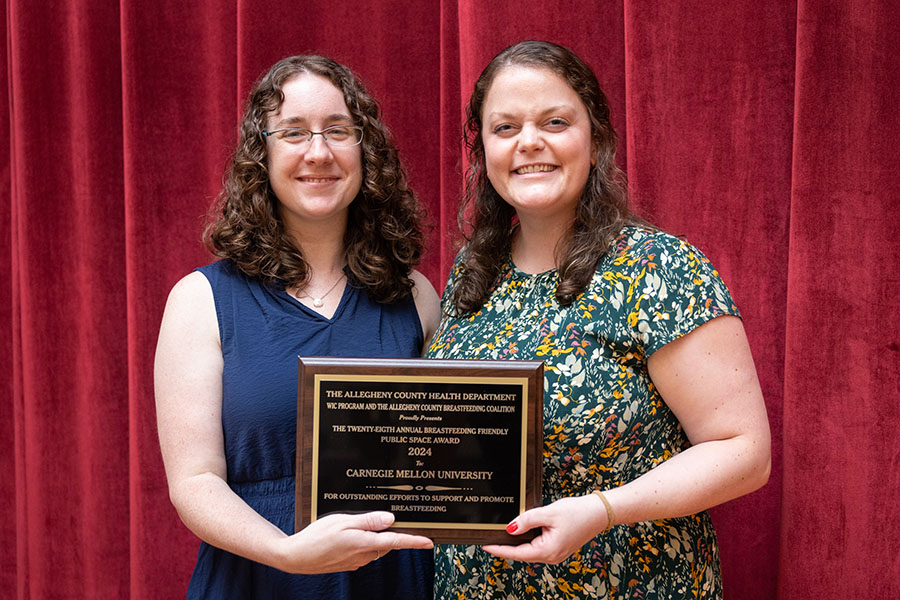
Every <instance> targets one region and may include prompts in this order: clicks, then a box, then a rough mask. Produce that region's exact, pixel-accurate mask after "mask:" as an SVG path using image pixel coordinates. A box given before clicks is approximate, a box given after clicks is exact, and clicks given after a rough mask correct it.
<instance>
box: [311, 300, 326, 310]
mask: <svg viewBox="0 0 900 600" xmlns="http://www.w3.org/2000/svg"><path fill="white" fill-rule="evenodd" d="M324 305H325V301H324V300H322V299H321V298H313V306H315V307H316V308H322V307H323V306H324Z"/></svg>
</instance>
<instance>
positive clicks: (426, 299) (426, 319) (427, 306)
mask: <svg viewBox="0 0 900 600" xmlns="http://www.w3.org/2000/svg"><path fill="white" fill-rule="evenodd" d="M410 277H411V278H412V280H413V281H414V282H415V284H416V287H415V288H413V297H414V299H415V302H416V311H418V313H419V320H420V321H421V322H422V332H423V333H424V334H425V343H424V344H422V352H423V353H424V352H425V349H426V348H428V344H429V343H430V342H431V336H433V335H434V332H435V330H437V326H438V323H439V322H440V320H441V299H440V298H438V295H437V292H435V291H434V286H432V285H431V282H430V281H428V278H427V277H425V276H424V275H422V274H421V273H419V272H418V271H415V270H413V272H412V273H411V274H410Z"/></svg>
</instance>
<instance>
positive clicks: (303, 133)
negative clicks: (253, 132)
mask: <svg viewBox="0 0 900 600" xmlns="http://www.w3.org/2000/svg"><path fill="white" fill-rule="evenodd" d="M262 134H263V135H264V136H266V137H272V136H275V139H278V140H284V141H285V142H287V143H289V144H294V145H297V146H301V147H303V146H308V145H309V143H310V142H312V139H313V136H315V135H321V136H322V139H323V140H325V143H326V144H328V146H329V147H332V148H346V147H350V146H356V145H358V144H359V143H360V142H362V137H363V128H362V127H357V126H356V125H332V126H331V127H326V128H325V129H323V130H322V131H312V130H310V129H303V128H302V127H285V128H284V129H276V130H274V131H263V132H262Z"/></svg>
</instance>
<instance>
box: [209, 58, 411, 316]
mask: <svg viewBox="0 0 900 600" xmlns="http://www.w3.org/2000/svg"><path fill="white" fill-rule="evenodd" d="M303 73H309V74H313V75H320V76H322V77H325V78H326V79H328V80H329V81H330V82H331V83H333V84H334V86H335V87H336V88H338V89H339V90H341V92H342V93H343V95H344V102H345V103H346V104H347V108H348V109H349V110H350V114H351V116H352V118H353V121H354V123H355V124H356V125H358V126H360V127H362V128H363V137H362V169H363V173H362V186H361V189H360V191H359V194H357V196H356V198H355V199H354V200H353V202H352V203H351V204H350V208H349V214H348V218H347V231H346V233H345V234H344V251H345V257H346V261H347V266H348V268H349V269H350V271H351V273H352V274H353V276H354V277H355V278H356V279H357V280H358V281H359V282H360V283H361V284H362V285H363V286H365V287H366V288H367V289H368V292H369V294H370V295H371V296H372V298H373V299H375V300H377V301H379V302H388V303H389V302H396V301H397V300H399V299H401V298H403V297H405V296H407V295H408V294H409V292H410V290H411V289H412V287H413V281H412V279H410V276H409V275H410V271H411V270H412V268H413V266H415V265H416V264H418V262H419V259H420V257H421V255H422V248H423V244H424V241H423V233H422V217H423V215H422V210H421V208H420V205H419V203H418V202H417V201H416V198H415V196H414V195H413V193H412V191H411V190H410V189H409V187H408V185H407V180H406V173H405V171H404V169H403V166H402V164H401V163H400V158H399V156H398V153H397V149H396V147H395V146H394V143H393V139H392V137H391V134H390V132H389V131H388V128H387V127H386V126H385V125H384V123H382V121H381V116H380V112H381V111H380V108H379V106H378V103H377V102H376V101H375V99H374V98H373V97H372V96H371V95H370V94H369V93H368V92H367V91H366V89H365V88H364V87H363V85H362V83H361V82H360V80H359V79H358V78H357V77H356V75H354V74H353V72H352V71H350V69H348V68H347V67H345V66H344V65H341V64H340V63H337V62H335V61H334V60H331V59H330V58H325V57H322V56H314V55H307V56H292V57H289V58H285V59H282V60H280V61H279V62H277V63H275V65H273V66H272V68H271V69H269V71H268V72H267V73H266V74H265V75H264V76H263V77H262V78H261V79H260V80H259V82H258V83H257V84H256V86H255V87H254V88H253V91H252V92H251V93H250V98H249V101H248V104H247V110H246V112H245V113H244V116H243V119H242V120H241V125H240V137H239V140H238V145H237V148H236V149H235V151H234V154H233V155H232V158H231V164H230V166H229V168H228V171H227V173H226V175H225V181H224V186H223V189H222V192H221V193H220V194H219V196H218V198H217V199H216V203H215V204H214V207H213V212H212V215H211V218H210V222H209V223H208V225H207V226H206V228H205V230H204V232H203V240H204V242H205V243H206V245H207V247H208V248H209V249H210V251H211V252H212V253H213V254H214V255H216V256H218V257H220V258H229V259H231V260H232V261H233V262H234V263H235V264H236V265H237V267H238V268H239V269H240V270H241V271H242V272H244V273H245V274H246V275H247V276H249V277H252V278H254V279H258V280H261V281H263V282H265V283H275V282H279V283H282V284H283V285H285V286H286V287H289V286H302V285H303V284H304V283H305V282H306V281H307V280H308V278H309V265H308V264H307V262H306V260H305V259H304V258H303V253H302V251H301V250H300V248H298V247H297V246H296V245H295V244H294V243H293V241H292V239H291V237H290V236H289V235H286V233H285V230H284V224H283V222H282V219H281V217H280V215H279V211H278V199H277V197H276V196H275V193H274V192H273V191H272V187H271V185H270V184H269V171H268V166H267V158H268V153H267V150H266V143H265V140H264V139H263V135H262V131H264V130H265V129H266V122H267V119H268V117H269V115H270V114H271V113H272V112H274V111H277V110H278V109H279V108H280V107H281V104H282V103H283V102H284V92H283V87H284V85H285V83H287V82H288V81H289V80H290V79H292V78H294V77H296V76H297V75H300V74H303Z"/></svg>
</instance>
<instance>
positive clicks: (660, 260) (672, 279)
mask: <svg viewBox="0 0 900 600" xmlns="http://www.w3.org/2000/svg"><path fill="white" fill-rule="evenodd" d="M459 261H460V259H459V258H457V265H456V266H455V268H454V272H453V274H455V273H456V272H458V269H459V264H460V263H459ZM453 274H451V278H450V281H449V282H448V284H447V289H446V290H445V292H444V298H443V308H444V313H445V315H452V314H454V311H453V310H452V307H451V306H450V304H449V301H450V293H449V291H448V290H450V289H452V286H453V280H454V277H453ZM557 281H558V279H557V273H556V271H555V270H551V271H547V272H544V273H539V274H536V275H529V274H526V273H523V272H521V271H519V270H518V269H517V268H516V267H515V265H514V264H513V263H512V261H511V260H507V261H506V263H505V264H504V265H503V267H502V271H501V276H500V280H499V282H498V283H497V285H496V286H495V288H494V289H493V291H492V292H491V294H490V297H489V298H488V300H487V302H485V304H484V306H483V307H482V309H481V310H479V311H478V312H477V313H474V314H471V315H466V316H464V317H462V318H455V317H450V316H445V317H444V319H443V320H442V322H441V324H440V326H439V328H438V331H437V332H436V333H435V335H434V338H433V339H432V342H431V345H430V347H429V349H428V352H427V356H428V357H431V358H470V359H471V358H478V359H510V360H513V359H519V360H535V359H537V360H543V361H544V485H543V496H544V503H545V504H549V503H551V502H553V501H555V500H558V499H560V498H564V497H568V496H576V495H582V494H587V493H589V492H591V491H592V490H594V489H601V490H602V489H608V488H611V487H616V486H620V485H623V484H624V483H627V482H629V481H631V480H633V479H636V478H637V477H639V476H641V475H642V474H644V473H646V472H647V471H649V470H650V469H652V468H653V467H655V466H656V465H658V464H660V463H661V462H663V461H665V460H668V459H669V458H671V457H672V456H673V455H675V454H678V453H679V452H681V451H682V450H684V449H686V448H687V447H688V446H689V445H690V444H689V442H688V440H687V437H686V436H685V434H684V432H683V431H682V428H681V426H680V424H679V423H678V420H677V419H676V418H675V416H674V414H673V413H672V412H671V411H670V410H669V408H668V407H667V406H666V404H665V402H664V401H663V399H662V398H661V397H660V395H659V393H658V392H657V391H656V389H655V387H654V385H653V382H652V381H651V380H650V377H649V375H648V373H647V357H649V356H650V355H651V354H652V353H653V352H655V351H656V350H658V349H659V348H661V347H662V346H664V345H665V344H667V343H669V342H671V341H673V340H675V339H677V338H679V337H681V336H683V335H685V334H687V333H689V332H690V331H692V330H693V329H695V328H696V327H699V326H700V325H702V324H703V323H705V322H707V321H708V320H710V319H713V318H715V317H718V316H720V315H738V316H739V313H738V310H737V307H736V306H735V305H734V302H733V301H732V299H731V294H730V293H729V292H728V289H727V288H726V286H725V284H724V283H723V282H722V280H721V278H720V277H719V274H718V273H717V272H716V270H715V269H714V268H713V266H712V265H711V264H710V262H709V260H708V259H707V258H706V257H705V256H704V255H703V254H702V253H701V252H700V251H699V250H697V249H696V248H694V247H693V246H691V245H690V244H688V243H686V242H684V241H682V240H680V239H678V238H676V237H673V236H671V235H669V234H666V233H663V232H660V231H654V230H650V229H644V228H638V227H625V228H624V229H623V230H622V233H621V234H620V235H619V236H618V238H617V239H616V240H615V242H614V243H613V245H612V246H611V248H610V250H609V252H608V253H607V255H606V256H605V257H604V258H603V259H602V260H601V261H600V263H599V265H598V267H597V270H596V272H595V274H594V277H593V278H592V280H591V282H590V284H589V285H588V287H587V289H586V290H585V291H584V292H583V293H582V294H581V295H579V296H578V297H577V298H576V299H575V301H574V302H573V303H572V304H571V305H569V306H565V307H563V306H560V305H559V303H558V302H557V301H556V298H555V296H554V293H555V290H556V286H557ZM721 596H722V585H721V576H720V569H719V558H718V546H717V544H716V537H715V531H714V530H713V526H712V522H711V521H710V518H709V515H708V514H707V513H705V512H703V513H700V514H697V515H691V516H688V517H681V518H673V519H664V520H660V521H652V522H643V523H634V524H621V525H617V526H615V527H613V528H612V529H610V530H609V531H606V532H604V533H602V534H600V535H598V536H597V537H596V538H594V539H593V540H592V541H591V542H590V543H588V544H587V545H585V546H584V547H583V548H582V549H581V550H580V551H579V552H576V553H575V554H574V555H573V556H572V557H570V558H569V559H568V560H566V561H564V562H562V563H561V564H558V565H544V564H526V563H517V562H512V563H511V562H508V561H506V560H504V559H500V558H496V557H494V556H492V555H489V554H487V553H485V552H484V551H482V550H481V549H480V548H479V547H476V546H437V547H436V549H435V598H437V599H440V600H474V599H481V598H493V599H503V600H507V599H516V600H531V599H534V600H538V599H541V600H549V599H554V598H562V599H572V598H610V599H618V598H654V599H655V598H659V599H674V598H678V599H681V598H720V597H721Z"/></svg>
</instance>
